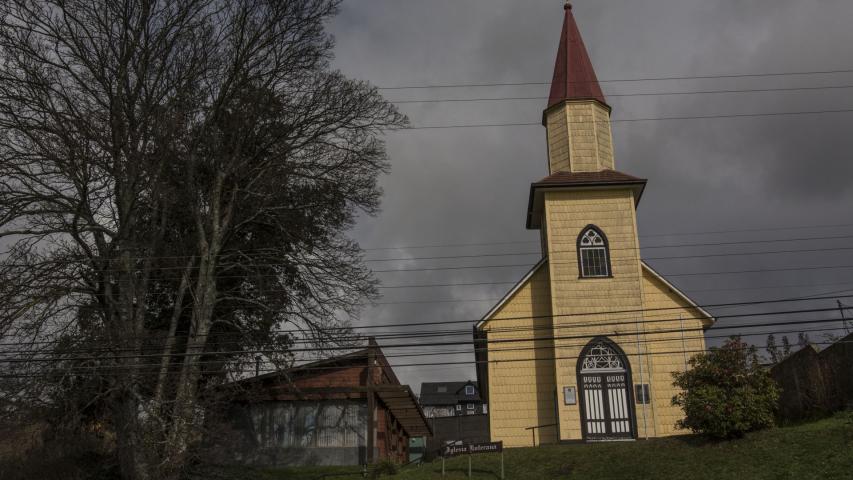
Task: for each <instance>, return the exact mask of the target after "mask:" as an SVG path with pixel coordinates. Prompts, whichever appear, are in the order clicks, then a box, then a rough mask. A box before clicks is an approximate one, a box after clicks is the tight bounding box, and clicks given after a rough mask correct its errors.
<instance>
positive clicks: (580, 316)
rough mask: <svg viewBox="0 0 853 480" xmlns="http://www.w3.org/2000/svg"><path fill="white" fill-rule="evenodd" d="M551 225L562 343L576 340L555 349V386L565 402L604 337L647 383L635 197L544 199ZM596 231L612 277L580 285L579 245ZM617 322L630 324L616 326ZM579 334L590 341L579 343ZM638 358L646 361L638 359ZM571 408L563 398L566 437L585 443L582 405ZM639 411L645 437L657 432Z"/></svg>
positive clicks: (559, 195) (601, 193)
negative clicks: (589, 349) (581, 362)
mask: <svg viewBox="0 0 853 480" xmlns="http://www.w3.org/2000/svg"><path fill="white" fill-rule="evenodd" d="M545 219H546V223H547V224H548V231H549V232H551V233H550V235H549V236H548V258H549V264H550V267H551V270H550V272H551V278H550V280H551V298H552V302H551V304H552V306H551V309H552V311H553V313H554V329H555V336H557V337H560V336H564V337H565V336H571V337H574V338H569V339H565V340H558V341H556V342H555V352H556V355H555V356H556V358H557V359H558V360H557V361H556V366H555V367H556V368H555V375H556V377H555V383H556V386H557V388H558V389H559V390H560V392H561V397H562V389H563V387H566V386H575V387H577V368H576V367H577V357H578V355H579V354H580V351H581V349H582V348H583V347H584V346H585V345H586V343H587V342H588V341H589V340H591V339H592V338H593V337H595V336H599V335H601V336H607V337H609V338H610V339H611V340H612V341H613V342H614V343H616V344H617V345H619V347H620V348H622V350H623V351H624V352H625V354H626V355H627V356H628V362H629V363H630V366H631V374H632V377H633V382H634V383H635V384H636V383H647V382H648V372H649V366H648V365H646V364H645V363H646V362H647V360H648V359H647V358H645V355H643V354H644V352H645V350H644V344H643V343H642V334H641V333H639V334H638V330H640V331H641V330H642V328H641V327H640V325H641V324H642V320H643V314H642V309H643V294H642V287H643V285H642V282H641V281H640V278H641V271H640V265H641V264H640V257H639V246H638V241H637V228H636V213H635V210H634V195H633V193H632V192H631V190H629V189H611V190H586V191H583V190H575V191H563V192H549V193H548V194H546V197H545ZM590 224H594V225H596V226H597V227H598V228H599V229H600V230H601V231H602V232H603V233H604V235H605V236H606V237H607V240H608V243H609V247H610V263H611V266H612V277H611V278H578V277H579V269H578V259H577V238H578V235H580V234H581V232H582V231H583V230H584V228H585V227H586V226H587V225H590ZM614 311H626V312H625V313H612V312H614ZM597 312H608V313H597ZM614 322H624V323H621V324H619V325H612V324H613V323H614ZM601 324H610V325H601ZM579 335H584V336H588V339H578V338H576V337H577V336H579ZM638 336H639V338H638ZM638 340H640V342H639V345H638ZM638 354H640V355H643V357H641V358H638V356H637V355H638ZM641 362H642V364H641ZM564 403H565V402H563V401H562V398H561V399H560V401H559V402H558V404H557V408H558V409H559V417H560V438H561V439H562V440H578V439H581V438H583V435H582V431H581V412H580V408H581V407H580V404H579V403H578V404H577V405H564ZM636 407H637V408H636V418H637V426H638V429H639V434H640V435H641V436H642V435H645V434H646V427H649V430H651V426H652V423H653V422H652V421H650V420H651V417H650V415H651V412H650V408H648V407H646V408H643V406H639V405H638V406H636Z"/></svg>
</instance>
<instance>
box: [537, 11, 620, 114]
mask: <svg viewBox="0 0 853 480" xmlns="http://www.w3.org/2000/svg"><path fill="white" fill-rule="evenodd" d="M563 8H564V10H565V18H564V19H563V32H562V34H561V35H560V47H559V49H558V50H557V61H556V62H555V64H554V78H553V80H552V81H551V94H550V95H549V96H548V108H551V107H553V106H554V105H556V104H558V103H560V102H562V101H565V100H598V101H599V102H601V103H602V104H604V105H607V102H606V101H605V100H604V93H603V92H602V91H601V86H600V85H599V84H598V79H597V78H596V76H595V70H594V69H593V68H592V61H590V59H589V54H588V53H587V51H586V46H584V44H583V38H581V33H580V30H578V25H577V23H576V22H575V16H574V15H573V14H572V4H571V3H568V2H566V5H565V7H563Z"/></svg>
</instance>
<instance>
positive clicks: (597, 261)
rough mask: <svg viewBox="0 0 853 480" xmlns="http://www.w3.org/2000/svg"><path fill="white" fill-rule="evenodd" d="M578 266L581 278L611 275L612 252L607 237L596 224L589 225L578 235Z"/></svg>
mask: <svg viewBox="0 0 853 480" xmlns="http://www.w3.org/2000/svg"><path fill="white" fill-rule="evenodd" d="M578 267H579V268H580V276H581V278H596V277H609V276H610V274H611V273H610V252H609V250H608V246H607V237H605V236H604V232H602V231H601V230H599V229H598V227H596V226H595V225H589V226H587V227H586V228H584V229H583V231H582V232H581V234H580V235H579V236H578Z"/></svg>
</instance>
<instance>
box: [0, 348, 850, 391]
mask: <svg viewBox="0 0 853 480" xmlns="http://www.w3.org/2000/svg"><path fill="white" fill-rule="evenodd" d="M670 341H674V340H670ZM812 343H813V344H815V345H834V344H850V343H853V341H845V340H839V341H837V342H812ZM744 348H745V349H751V348H755V347H753V346H747V347H744ZM714 350H715V348H713V347H711V348H705V349H693V350H675V351H661V352H649V351H646V352H626V353H625V355H626V356H628V357H645V356H652V357H654V356H668V355H675V354H679V355H680V354H699V353H708V352H711V351H714ZM578 358H579V357H578V356H554V357H538V358H537V357H533V358H508V359H501V360H462V361H442V362H429V363H424V362H419V363H408V364H397V365H394V367H396V368H405V367H429V366H449V365H472V364H473V365H478V364H495V365H497V364H501V363H517V362H531V361H556V360H577V359H578ZM216 363H217V365H221V364H222V362H216ZM155 366H156V365H152V364H140V365H116V366H100V365H99V366H91V367H87V366H79V367H73V368H74V369H77V370H78V371H73V372H68V371H67V370H65V369H63V370H55V371H53V372H50V371H48V372H40V373H36V374H4V375H0V378H44V377H45V376H51V375H55V374H57V373H58V374H69V373H73V374H80V373H83V372H85V371H87V370H93V369H101V370H102V371H101V372H97V371H96V372H95V373H94V374H95V375H106V374H107V373H105V371H106V372H109V371H116V370H117V372H114V373H113V374H116V375H127V373H124V372H121V370H136V371H139V370H140V369H143V368H149V369H151V370H150V372H151V373H150V374H151V375H153V374H154V370H153V368H152V367H155ZM340 368H341V367H340V366H320V365H318V366H311V365H308V366H295V367H292V368H288V369H285V370H280V369H276V368H271V369H255V368H241V369H235V370H233V371H231V372H223V371H222V370H221V369H212V370H202V373H203V374H222V373H254V372H256V371H261V372H264V373H276V372H278V373H284V372H287V371H290V370H294V371H318V370H335V369H340ZM138 373H143V374H144V373H145V372H138ZM250 379H251V377H250V378H246V379H242V380H250ZM238 381H239V380H238Z"/></svg>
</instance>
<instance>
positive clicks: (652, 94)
mask: <svg viewBox="0 0 853 480" xmlns="http://www.w3.org/2000/svg"><path fill="white" fill-rule="evenodd" d="M846 88H853V85H826V86H811V87H782V88H747V89H725V90H695V91H689V92H639V93H608V94H605V97H607V98H614V97H620V98H622V97H663V96H676V95H711V94H728V93H760V92H795V91H813V90H836V89H846ZM547 99H548V97H545V96H535V97H529V96H528V97H478V98H434V99H424V100H389V102H391V103H396V104H408V103H457V102H502V101H514V100H547Z"/></svg>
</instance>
